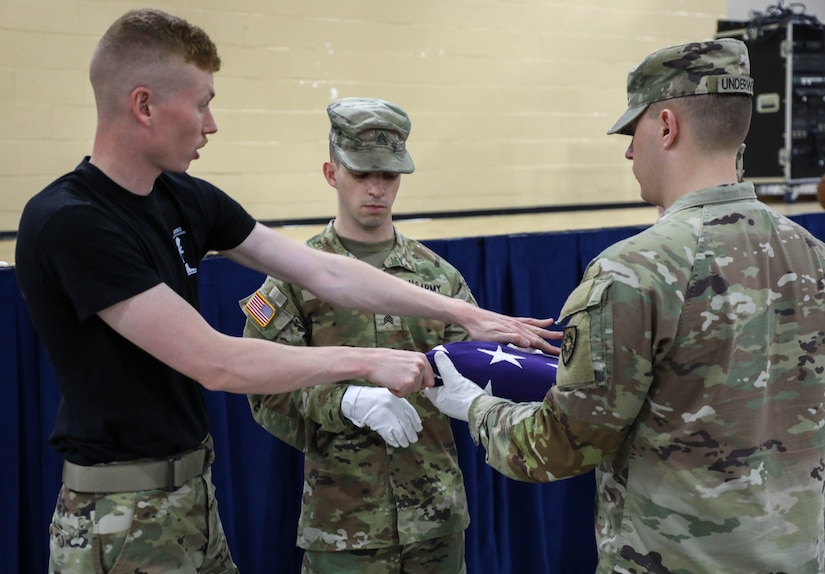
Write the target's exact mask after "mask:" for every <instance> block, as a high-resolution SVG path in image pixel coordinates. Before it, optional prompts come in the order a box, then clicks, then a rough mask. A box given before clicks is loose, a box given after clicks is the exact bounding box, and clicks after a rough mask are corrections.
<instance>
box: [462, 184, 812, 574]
mask: <svg viewBox="0 0 825 574" xmlns="http://www.w3.org/2000/svg"><path fill="white" fill-rule="evenodd" d="M824 268H825V245H823V244H822V243H821V242H820V241H819V240H817V239H816V238H814V237H813V236H812V235H811V234H810V233H808V232H807V231H806V230H805V229H804V228H802V227H801V226H799V225H797V224H796V223H794V222H792V221H790V220H788V219H787V218H785V217H783V216H781V215H779V214H777V213H775V212H774V211H772V210H770V209H769V208H768V207H766V206H765V205H764V204H763V203H761V202H760V201H758V200H757V199H756V196H755V194H754V191H753V186H752V184H750V183H740V184H735V185H728V186H721V187H715V188H710V189H705V190H700V191H697V192H693V193H690V194H688V195H685V196H683V197H682V198H680V199H678V200H677V201H676V202H674V204H673V205H672V206H670V207H669V208H668V209H667V211H665V212H664V213H663V214H662V215H661V216H660V218H659V220H658V221H657V222H656V223H655V224H654V225H653V226H651V227H650V228H648V229H647V230H645V231H643V232H641V233H640V234H638V235H636V236H634V237H631V238H629V239H627V240H625V241H621V242H619V243H617V244H615V245H613V246H611V247H609V248H607V249H606V250H605V251H604V252H603V253H602V254H601V255H600V256H599V257H597V258H596V259H594V260H593V261H592V262H591V264H590V265H589V266H588V268H587V270H586V271H585V275H584V278H583V280H582V282H581V284H580V285H579V287H577V288H576V289H575V290H574V291H573V293H572V294H571V295H570V296H569V297H568V299H567V301H566V302H565V305H564V308H563V309H562V312H561V316H560V320H562V321H565V320H568V321H567V324H566V326H565V338H564V339H563V341H562V345H561V349H562V352H561V357H562V358H561V361H560V364H559V371H558V375H557V386H556V387H554V388H553V389H551V391H550V392H548V394H547V396H546V397H545V399H544V401H543V402H540V403H525V404H513V403H510V402H508V401H504V400H502V399H496V398H494V397H481V398H479V399H476V400H475V401H474V403H473V405H472V409H471V413H470V430H471V432H472V434H473V437H474V438H475V439H476V440H480V441H481V442H482V444H483V445H484V446H485V448H486V450H487V456H488V461H489V464H491V465H492V466H493V467H494V468H496V469H498V470H499V471H501V472H503V473H505V474H506V475H508V476H510V477H513V478H517V479H520V480H528V481H537V482H544V481H551V480H556V479H560V478H564V477H567V476H572V475H576V474H579V473H582V472H585V471H588V470H590V469H593V468H596V469H597V470H596V477H597V488H598V511H597V517H596V536H597V542H598V546H599V548H598V551H599V566H598V569H597V572H598V573H607V572H615V573H619V572H621V573H627V572H638V573H641V572H657V573H665V572H669V573H676V572H679V573H688V572H694V573H698V572H701V573H711V572H712V573H722V572H725V573H728V572H747V573H748V574H755V573H768V572H775V573H776V572H787V573H794V574H802V573H819V572H825V529H823V520H825V493H823V486H825V482H823V480H824V479H825V409H823V401H824V400H825V379H823V374H824V373H825V300H824V299H825V270H824Z"/></svg>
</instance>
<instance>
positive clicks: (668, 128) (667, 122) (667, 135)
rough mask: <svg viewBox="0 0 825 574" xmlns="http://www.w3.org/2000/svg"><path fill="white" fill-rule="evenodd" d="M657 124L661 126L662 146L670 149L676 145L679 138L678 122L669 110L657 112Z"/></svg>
mask: <svg viewBox="0 0 825 574" xmlns="http://www.w3.org/2000/svg"><path fill="white" fill-rule="evenodd" d="M659 122H660V124H661V136H662V146H663V147H664V149H670V148H671V147H673V146H674V145H675V144H676V140H677V138H678V137H679V120H678V119H677V117H676V114H675V113H674V112H673V110H671V109H670V108H665V109H663V110H662V111H661V112H659Z"/></svg>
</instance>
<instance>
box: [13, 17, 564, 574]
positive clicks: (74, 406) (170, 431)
mask: <svg viewBox="0 0 825 574" xmlns="http://www.w3.org/2000/svg"><path fill="white" fill-rule="evenodd" d="M219 68H220V59H219V57H218V54H217V50H216V48H215V45H214V44H213V43H212V41H211V40H210V39H209V37H208V36H207V35H206V33H205V32H204V31H203V30H201V29H200V28H198V27H196V26H193V25H191V24H189V23H188V22H186V21H184V20H181V19H179V18H176V17H174V16H171V15H169V14H166V13H164V12H161V11H158V10H152V9H140V10H134V11H131V12H128V13H127V14H125V15H124V16H122V17H121V18H119V19H118V20H117V21H116V22H115V23H114V24H113V25H112V26H111V27H110V28H109V30H108V31H107V32H106V33H105V34H104V36H103V38H102V39H101V40H100V42H99V44H98V46H97V48H96V50H95V53H94V55H93V57H92V62H91V68H90V77H91V83H92V88H93V90H94V94H95V99H96V103H97V111H98V125H97V131H96V134H95V141H94V145H93V148H92V154H91V156H90V157H88V158H86V159H84V160H83V161H82V162H81V163H80V165H78V166H77V168H76V169H75V170H74V171H73V172H71V173H69V174H67V175H65V176H63V177H61V178H60V179H58V180H56V181H55V182H54V183H52V184H50V185H49V186H47V187H46V188H45V189H44V190H43V191H41V192H40V193H38V194H37V195H36V196H35V197H34V198H32V199H31V200H30V201H29V203H28V204H27V205H26V208H25V209H24V212H23V215H22V218H21V221H20V226H19V232H18V238H17V246H16V264H17V278H18V281H19V284H20V287H21V289H22V291H23V294H24V297H25V299H26V302H27V306H28V309H29V312H30V315H31V318H32V321H33V323H34V326H35V328H36V330H37V332H38V334H39V335H40V337H41V338H42V340H43V342H44V344H45V346H46V349H47V351H48V353H49V356H50V358H51V360H52V362H53V364H54V367H55V372H56V374H57V379H58V382H59V384H60V388H61V391H62V402H61V405H60V409H59V411H58V415H57V421H56V424H55V429H54V433H53V435H52V437H51V438H50V444H51V446H52V447H53V448H54V449H55V450H56V451H57V452H59V453H60V454H61V455H62V456H63V457H64V458H65V461H66V462H65V465H64V470H63V488H62V489H61V492H60V495H59V497H58V501H57V506H56V509H55V514H54V517H53V520H52V525H51V529H50V533H51V539H50V541H51V559H50V570H51V571H60V572H63V573H66V572H91V571H97V570H96V569H99V568H101V567H102V568H103V570H104V571H109V570H110V569H111V568H113V567H114V566H115V565H117V567H118V569H119V570H122V571H138V570H139V571H141V572H145V573H154V572H171V571H175V572H182V571H187V572H190V571H202V572H206V571H209V572H234V571H236V567H235V565H234V564H233V561H232V558H231V556H230V553H229V550H228V547H227V544H226V539H225V536H224V534H223V529H222V527H221V524H220V520H219V518H218V514H217V508H216V504H215V499H214V492H213V486H212V482H211V478H210V474H209V463H210V462H211V460H212V457H213V454H212V450H211V440H210V438H209V428H208V419H207V413H206V407H205V404H204V399H203V397H202V395H201V386H203V387H206V388H208V389H213V390H224V391H229V392H236V393H260V394H271V393H276V392H283V391H288V390H292V389H295V388H300V387H303V386H308V385H315V384H320V383H331V382H334V381H338V380H342V379H350V378H360V379H366V380H368V381H371V382H373V383H376V384H380V385H383V386H386V387H388V388H390V389H391V390H392V391H393V392H394V393H396V394H398V395H404V394H406V393H409V392H411V391H415V390H418V389H420V388H422V387H428V386H431V385H432V382H433V375H432V370H431V368H430V366H429V364H428V362H427V359H426V358H425V357H424V355H422V354H420V353H414V352H408V351H400V350H390V349H372V348H369V349H362V348H355V347H347V348H342V347H334V348H332V347H328V348H309V347H307V348H300V347H290V346H285V345H273V344H272V343H270V342H268V341H260V340H254V339H243V338H240V337H230V336H227V335H224V334H222V333H219V332H218V331H216V330H214V329H213V328H211V327H210V326H209V325H208V324H207V323H206V321H205V320H204V319H203V318H202V317H201V315H200V314H199V313H198V295H197V271H198V266H199V265H200V261H201V259H202V258H203V257H204V256H205V254H206V253H207V252H209V251H211V250H215V251H218V252H220V253H222V254H224V255H225V256H227V257H229V258H230V259H232V260H233V261H236V262H238V263H240V264H243V265H246V266H249V267H251V268H253V269H256V270H258V271H261V272H262V273H265V274H268V275H272V276H276V277H279V278H281V279H285V280H287V281H290V282H292V283H295V284H298V285H302V286H304V287H307V288H309V289H311V290H312V291H313V292H314V293H316V294H318V296H320V297H323V298H324V299H325V300H328V301H331V302H334V303H337V304H340V305H343V306H347V307H354V308H358V309H364V310H369V311H374V312H382V313H390V314H394V315H410V316H421V317H424V318H433V319H435V318H439V319H443V320H447V321H450V322H452V323H456V324H459V325H461V326H463V327H464V328H466V329H467V330H468V332H469V333H470V334H471V335H472V336H473V337H475V338H480V339H491V340H499V341H508V342H513V343H515V344H518V345H521V346H530V345H534V346H538V347H541V348H545V349H548V350H551V349H552V347H551V346H550V345H549V344H548V343H547V341H546V340H545V338H551V337H553V336H554V335H553V334H551V333H550V332H549V331H546V330H545V327H547V326H549V325H550V323H551V320H549V319H547V320H543V321H539V320H534V319H514V318H511V317H506V316H502V315H499V314H496V313H492V312H490V311H486V310H483V309H479V308H478V307H475V306H473V305H471V304H469V303H467V302H465V301H460V300H458V299H452V298H448V297H442V296H440V295H438V294H435V293H431V292H429V291H427V290H425V289H421V288H418V287H414V286H412V285H409V284H408V283H406V282H404V281H401V280H398V279H395V278H393V277H391V276H390V275H388V274H386V273H382V272H381V271H379V270H377V269H374V268H372V267H371V266H369V265H368V264H365V263H361V262H358V261H356V260H353V259H349V258H346V257H341V256H338V255H333V254H328V253H323V252H321V251H317V250H314V249H311V248H309V247H307V246H305V245H304V244H302V243H300V242H297V241H293V240H290V239H289V238H287V237H285V236H282V235H280V234H278V233H276V232H274V231H272V230H270V229H267V228H266V227H264V226H262V225H260V224H258V223H256V222H255V220H254V219H253V218H252V217H251V216H250V215H249V214H248V213H247V212H246V211H244V210H243V208H241V206H240V205H238V204H237V203H236V202H235V201H233V200H232V199H231V198H229V197H228V196H227V195H226V194H225V193H223V192H222V191H221V190H219V189H218V188H216V187H214V186H212V185H210V184H208V183H207V182H205V181H202V180H199V179H197V178H193V177H190V176H188V175H186V173H185V172H186V170H187V169H188V167H189V164H190V163H191V162H192V160H195V159H197V158H198V157H199V154H198V150H199V149H200V148H201V147H203V146H204V145H205V144H206V141H207V136H208V135H210V134H212V133H215V131H217V125H216V123H215V119H214V117H213V116H212V112H211V110H210V107H209V105H210V102H211V100H212V98H213V96H214V85H213V74H214V72H217V71H218V69H219ZM262 312H265V310H262Z"/></svg>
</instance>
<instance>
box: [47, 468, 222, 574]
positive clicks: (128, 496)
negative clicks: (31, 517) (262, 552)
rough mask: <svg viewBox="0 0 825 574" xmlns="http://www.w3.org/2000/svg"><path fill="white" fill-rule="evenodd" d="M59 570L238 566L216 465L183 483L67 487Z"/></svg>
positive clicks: (108, 572) (53, 533)
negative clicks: (100, 489)
mask: <svg viewBox="0 0 825 574" xmlns="http://www.w3.org/2000/svg"><path fill="white" fill-rule="evenodd" d="M49 548H50V551H51V555H50V557H49V572H50V573H53V574H81V573H82V574H125V573H130V574H132V573H134V572H141V573H143V574H160V573H163V574H184V573H186V574H192V573H194V572H199V573H202V574H207V573H209V574H228V573H232V574H236V573H237V572H238V569H237V567H236V566H235V564H234V562H233V561H232V556H231V555H230V552H229V546H228V545H227V542H226V536H225V534H224V531H223V526H222V525H221V520H220V517H219V516H218V505H217V501H216V500H215V487H214V485H213V484H212V472H211V467H209V468H208V469H207V470H206V472H204V473H203V475H202V476H198V477H195V478H193V479H191V480H189V481H188V482H186V484H184V485H183V486H181V487H180V488H178V489H177V490H173V491H168V490H143V491H140V492H122V493H111V494H86V493H80V492H75V491H72V490H69V489H68V488H66V487H65V486H64V487H63V488H61V490H60V495H59V496H58V498H57V505H56V507H55V511H54V516H53V517H52V523H51V526H50V527H49Z"/></svg>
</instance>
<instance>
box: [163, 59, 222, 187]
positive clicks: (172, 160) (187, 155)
mask: <svg viewBox="0 0 825 574" xmlns="http://www.w3.org/2000/svg"><path fill="white" fill-rule="evenodd" d="M214 97H215V87H214V80H213V75H212V72H207V71H204V70H201V69H200V68H198V67H197V66H194V65H192V64H179V65H177V66H176V70H175V80H174V84H173V85H172V86H171V87H169V88H162V89H161V90H153V96H152V102H151V104H150V106H151V112H152V130H153V132H154V133H153V140H154V142H155V144H156V145H154V152H153V154H152V155H153V159H154V161H155V163H156V164H157V165H158V167H160V169H162V170H166V171H172V172H183V171H186V170H187V169H188V168H189V164H190V163H191V162H192V161H193V160H196V159H198V158H199V157H200V153H199V152H198V150H199V149H200V148H202V147H203V146H205V145H206V142H207V136H208V135H209V134H213V133H215V132H217V131H218V126H217V124H216V123H215V118H214V116H213V115H212V110H211V109H210V107H209V105H210V102H211V101H212V98H214Z"/></svg>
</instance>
